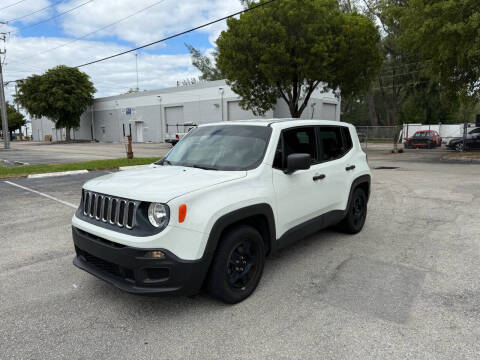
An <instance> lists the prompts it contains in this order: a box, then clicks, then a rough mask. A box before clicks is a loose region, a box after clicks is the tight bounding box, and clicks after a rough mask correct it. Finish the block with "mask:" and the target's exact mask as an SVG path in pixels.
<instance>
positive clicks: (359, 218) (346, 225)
mask: <svg viewBox="0 0 480 360" xmlns="http://www.w3.org/2000/svg"><path fill="white" fill-rule="evenodd" d="M366 218H367V194H366V193H365V190H363V189H361V188H356V189H355V191H354V192H353V194H352V198H351V199H350V205H349V208H348V210H347V215H346V216H345V218H344V219H343V220H342V221H341V222H340V223H339V224H338V226H337V228H338V229H339V230H340V231H342V232H344V233H347V234H358V233H359V232H360V231H362V229H363V225H364V224H365V219H366Z"/></svg>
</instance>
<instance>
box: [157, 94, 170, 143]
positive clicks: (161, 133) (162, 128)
mask: <svg viewBox="0 0 480 360" xmlns="http://www.w3.org/2000/svg"><path fill="white" fill-rule="evenodd" d="M157 99H158V103H159V110H160V138H161V139H162V141H165V134H164V132H163V131H164V127H163V121H162V117H163V116H162V97H161V96H160V95H157ZM167 126H168V125H167ZM166 131H167V133H168V127H167V130H166Z"/></svg>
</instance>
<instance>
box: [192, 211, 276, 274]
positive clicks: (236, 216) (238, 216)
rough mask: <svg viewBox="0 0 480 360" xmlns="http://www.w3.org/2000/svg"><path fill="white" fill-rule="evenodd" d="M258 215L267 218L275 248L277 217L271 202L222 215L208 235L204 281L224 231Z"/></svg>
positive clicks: (272, 244) (271, 244)
mask: <svg viewBox="0 0 480 360" xmlns="http://www.w3.org/2000/svg"><path fill="white" fill-rule="evenodd" d="M257 215H262V216H265V218H266V219H267V224H268V230H269V235H270V236H269V237H270V238H269V239H268V242H269V246H270V249H273V246H274V244H275V240H276V237H275V236H276V233H275V217H274V215H273V210H272V207H271V206H270V205H269V204H267V203H261V204H255V205H250V206H246V207H244V208H240V209H237V210H234V211H232V212H229V213H227V214H225V215H222V216H221V217H220V218H218V219H217V220H216V221H215V223H214V224H213V226H212V229H211V230H210V234H209V236H208V241H207V244H206V246H205V250H204V252H203V256H202V262H203V263H204V265H205V266H204V269H205V271H204V273H203V274H201V275H200V276H201V277H202V283H203V281H204V280H205V278H206V276H207V273H208V270H209V269H210V264H211V263H212V260H213V257H214V256H215V251H216V250H217V246H218V243H219V241H220V237H221V235H222V233H223V231H224V230H225V229H226V228H227V227H228V226H230V225H232V224H235V223H237V222H240V221H242V220H244V219H248V218H251V217H253V216H257Z"/></svg>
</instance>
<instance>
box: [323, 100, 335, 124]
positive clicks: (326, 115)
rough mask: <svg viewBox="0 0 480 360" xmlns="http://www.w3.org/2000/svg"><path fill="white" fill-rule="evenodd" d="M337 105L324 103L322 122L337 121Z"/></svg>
mask: <svg viewBox="0 0 480 360" xmlns="http://www.w3.org/2000/svg"><path fill="white" fill-rule="evenodd" d="M336 111H337V105H336V104H327V103H323V108H322V120H337V112H336Z"/></svg>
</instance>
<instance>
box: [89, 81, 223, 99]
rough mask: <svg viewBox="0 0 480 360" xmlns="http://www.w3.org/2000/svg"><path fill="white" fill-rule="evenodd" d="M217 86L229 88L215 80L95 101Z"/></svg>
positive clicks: (106, 97)
mask: <svg viewBox="0 0 480 360" xmlns="http://www.w3.org/2000/svg"><path fill="white" fill-rule="evenodd" d="M217 86H227V82H226V80H215V81H205V82H200V83H198V84H194V85H187V86H173V87H168V88H162V89H157V90H146V91H139V92H132V93H129V94H120V95H112V96H105V97H100V98H96V99H94V102H103V101H112V100H119V99H128V98H136V97H141V96H152V95H161V94H167V93H174V92H182V91H189V90H197V89H206V88H212V87H217Z"/></svg>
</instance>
